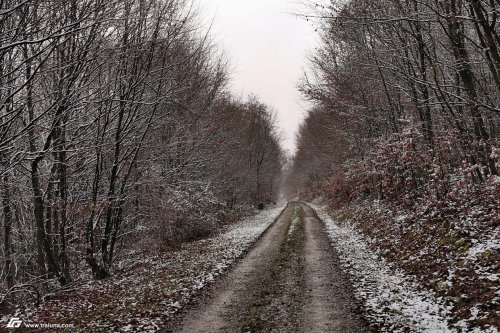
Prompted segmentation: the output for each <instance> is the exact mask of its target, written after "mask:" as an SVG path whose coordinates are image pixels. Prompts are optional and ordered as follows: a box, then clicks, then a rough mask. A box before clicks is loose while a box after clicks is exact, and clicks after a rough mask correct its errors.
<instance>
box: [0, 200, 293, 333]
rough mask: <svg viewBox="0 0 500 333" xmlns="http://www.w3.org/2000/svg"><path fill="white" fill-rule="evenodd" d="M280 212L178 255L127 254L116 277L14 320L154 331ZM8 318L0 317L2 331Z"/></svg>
mask: <svg viewBox="0 0 500 333" xmlns="http://www.w3.org/2000/svg"><path fill="white" fill-rule="evenodd" d="M283 208H284V205H278V206H276V207H275V208H274V207H273V208H272V209H268V210H265V211H263V212H261V213H260V214H258V215H256V216H253V217H248V218H245V219H243V220H241V221H239V222H237V223H235V224H233V225H231V226H229V227H227V228H226V229H225V231H224V232H222V233H221V234H220V235H218V236H215V237H213V238H209V239H204V240H200V241H197V242H192V243H187V244H183V245H182V247H181V249H180V250H177V251H172V252H167V253H164V254H156V255H151V254H145V253H140V252H131V253H129V254H128V255H127V256H125V258H124V259H122V260H121V261H120V262H119V263H118V265H117V267H116V272H117V273H115V277H113V278H110V279H106V280H104V281H92V280H89V281H86V282H85V283H84V284H82V285H80V286H78V287H75V288H74V289H73V290H72V291H70V292H67V293H60V294H56V295H55V296H54V297H52V298H51V299H50V300H47V301H46V302H45V303H44V304H43V305H41V306H40V307H38V308H31V309H27V310H18V311H16V313H15V316H16V317H19V318H21V319H22V320H23V321H24V322H27V323H64V324H73V325H75V327H74V329H72V331H74V332H89V331H91V332H157V331H158V330H159V329H160V328H161V327H162V326H163V324H164V323H165V322H166V321H168V320H170V319H172V318H173V315H174V314H175V313H177V312H178V311H179V310H180V309H182V308H183V307H184V306H185V305H186V304H187V303H188V302H189V301H190V300H191V299H192V298H193V296H194V295H195V294H196V293H197V292H198V291H199V290H200V289H202V288H204V287H205V286H206V285H207V284H209V283H211V282H212V281H214V279H215V277H217V276H218V275H220V274H221V273H223V272H224V271H225V270H226V269H227V268H228V267H229V266H230V265H231V264H232V263H233V262H234V261H235V260H236V259H237V258H240V257H241V256H242V255H243V254H244V252H245V251H246V250H248V248H249V247H250V246H251V245H252V244H253V243H254V242H255V241H256V239H257V238H258V237H259V235H261V234H262V233H263V232H264V231H265V230H266V229H267V228H268V227H269V226H270V225H271V224H272V223H273V222H274V220H275V219H276V218H277V217H278V215H279V214H280V212H281V211H282V210H283ZM9 318H10V316H4V317H2V318H0V327H3V326H4V324H5V323H6V322H7V321H8V320H9ZM41 332H43V331H41Z"/></svg>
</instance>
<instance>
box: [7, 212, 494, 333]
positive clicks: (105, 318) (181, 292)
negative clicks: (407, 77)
mask: <svg viewBox="0 0 500 333" xmlns="http://www.w3.org/2000/svg"><path fill="white" fill-rule="evenodd" d="M372 243H373V242H372V241H371V240H370V239H369V238H367V237H366V236H365V235H363V234H362V233H361V232H360V230H358V229H357V228H356V226H355V225H353V224H350V223H349V221H347V220H341V219H338V218H337V217H336V218H335V219H332V217H331V215H329V213H327V211H326V210H325V208H324V207H320V206H316V205H313V204H311V205H308V204H304V203H299V202H291V203H289V204H288V205H287V206H286V207H285V206H283V205H282V206H277V207H273V208H272V209H268V210H266V211H264V212H262V213H260V214H258V215H256V216H254V217H249V218H245V219H243V220H241V221H240V222H237V223H235V224H234V225H231V226H228V227H227V229H226V230H225V231H224V232H222V233H220V234H219V235H217V236H215V237H211V238H208V239H204V240H200V241H196V242H192V243H188V244H184V245H183V246H182V247H181V248H180V249H177V250H175V251H171V252H168V253H164V254H157V255H153V254H151V253H149V254H145V253H141V254H138V253H130V254H129V255H128V257H127V256H126V257H124V258H123V259H122V260H121V262H120V265H119V267H118V270H117V274H116V275H115V277H113V278H110V279H107V280H104V281H88V282H86V283H85V284H83V285H79V286H74V287H73V288H72V289H69V290H63V291H60V292H58V293H55V294H53V295H48V296H46V298H45V299H44V303H43V304H42V305H41V306H39V307H31V308H24V309H17V310H16V312H14V313H10V314H9V315H4V316H3V317H0V331H1V330H2V329H4V327H5V323H7V322H8V321H9V318H12V317H13V316H14V317H18V318H20V319H21V320H23V322H24V323H59V324H71V325H73V327H72V328H71V329H70V331H71V332H164V333H169V332H190V333H191V332H193V333H196V332H207V331H209V332H235V333H236V332H278V333H279V332H292V333H293V332H308V333H309V332H313V333H314V332H333V333H334V332H342V333H344V332H345V333H349V332H353V333H354V332H356V333H358V332H359V333H363V332H418V333H420V332H423V333H424V332H425V333H435V332H443V333H451V332H474V333H477V332H489V333H494V332H498V331H497V329H496V328H495V327H493V326H491V327H490V328H489V329H480V328H478V327H475V328H474V329H469V328H468V327H467V325H465V324H464V323H463V325H462V326H460V325H457V324H456V321H454V318H453V313H452V312H453V308H452V307H451V306H450V304H449V302H446V300H445V299H444V298H443V297H441V296H440V295H439V294H438V293H436V292H435V291H433V290H431V289H429V288H426V287H425V286H424V287H423V286H422V284H421V283H419V282H418V281H416V280H415V278H413V277H412V276H411V275H408V274H407V273H405V272H404V271H402V270H401V269H399V268H397V267H396V266H395V265H393V264H392V263H391V262H389V261H387V260H386V259H384V258H383V257H382V255H381V254H380V253H379V252H377V251H374V250H373V249H372V248H371V245H373V244H372ZM17 331H26V332H30V331H34V330H33V329H31V330H30V329H28V328H25V327H21V329H20V330H16V332H17ZM58 331H64V330H62V329H58V330H53V329H52V330H51V329H45V330H44V329H40V328H38V329H36V332H58ZM9 332H10V331H9Z"/></svg>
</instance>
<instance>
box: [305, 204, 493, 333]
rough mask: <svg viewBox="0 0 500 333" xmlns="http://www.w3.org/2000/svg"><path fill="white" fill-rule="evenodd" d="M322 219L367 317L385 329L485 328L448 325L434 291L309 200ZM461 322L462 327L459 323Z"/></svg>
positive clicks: (489, 332) (444, 307)
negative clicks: (383, 256)
mask: <svg viewBox="0 0 500 333" xmlns="http://www.w3.org/2000/svg"><path fill="white" fill-rule="evenodd" d="M311 206H312V207H313V208H314V209H315V210H316V212H317V214H318V216H319V217H320V219H321V220H323V221H324V223H325V228H326V231H327V233H328V236H329V237H330V240H331V242H332V245H333V246H334V248H335V249H336V250H337V252H338V254H339V256H340V259H341V262H342V266H343V267H344V268H345V269H346V271H347V272H348V273H349V274H350V275H351V276H352V284H353V287H354V293H355V296H356V297H357V298H358V299H359V300H360V301H362V302H363V304H364V307H365V311H366V316H367V319H368V320H369V321H370V322H372V323H374V324H375V325H376V326H377V328H379V329H380V330H381V331H388V332H408V331H410V332H428V333H430V332H475V333H479V332H487V333H497V332H498V330H497V329H495V328H490V329H486V330H480V329H478V328H476V329H475V330H473V331H470V330H467V329H466V328H465V325H464V323H459V324H457V325H455V327H452V328H450V327H449V314H450V311H451V308H450V307H449V306H447V305H445V303H444V300H443V298H441V297H437V296H436V295H435V293H434V292H432V291H429V290H423V288H421V287H420V286H419V285H418V284H417V283H416V282H415V281H413V280H412V279H411V277H409V276H408V275H406V274H405V273H404V272H403V271H402V270H399V269H394V268H392V267H391V265H390V264H389V263H388V262H387V261H386V260H384V259H383V258H381V257H380V256H378V255H377V254H375V253H374V252H373V251H372V250H371V249H370V248H369V246H368V242H367V240H366V238H365V237H364V236H362V235H361V233H359V232H358V231H357V230H356V229H355V228H354V227H353V225H351V224H349V223H348V222H343V223H342V225H340V224H338V223H336V222H335V221H333V220H332V219H331V217H330V216H329V215H328V214H327V213H326V211H325V210H324V209H323V208H322V207H318V206H316V205H313V204H311ZM461 326H462V327H461Z"/></svg>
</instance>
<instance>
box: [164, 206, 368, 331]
mask: <svg viewBox="0 0 500 333" xmlns="http://www.w3.org/2000/svg"><path fill="white" fill-rule="evenodd" d="M356 309H357V306H356V304H355V301H354V297H353V295H352V292H351V291H350V286H349V283H348V280H347V277H346V276H345V275H344V274H343V273H342V271H341V268H340V263H339V260H338V258H337V257H336V255H335V252H334V251H333V249H332V247H331V246H330V243H329V240H328V238H327V236H326V234H325V232H324V230H323V223H322V222H321V221H320V220H319V219H318V217H317V215H316V213H315V212H314V210H313V209H312V208H311V207H309V206H308V205H306V204H303V203H296V202H292V203H289V204H288V206H287V208H286V209H285V210H284V211H283V212H282V214H281V215H280V217H278V219H277V220H276V222H275V223H274V224H273V226H272V227H271V228H270V229H269V230H268V231H267V232H266V233H265V234H264V235H263V237H262V238H261V239H260V240H259V242H258V243H257V244H255V246H254V247H253V248H252V250H251V251H250V252H249V253H248V255H247V256H246V257H245V258H244V259H242V260H241V262H239V263H238V265H236V266H235V268H234V269H233V270H232V271H231V272H230V273H228V274H227V275H226V276H225V277H224V278H223V279H221V280H220V281H219V283H218V284H217V285H216V286H215V287H214V288H213V290H211V294H210V296H209V297H206V299H204V300H202V301H201V302H200V303H199V304H198V305H196V306H194V307H193V308H192V309H190V310H188V312H187V313H186V314H185V316H184V320H183V321H182V322H181V323H180V324H178V325H176V327H171V328H170V329H168V331H174V332H189V333H196V332H235V333H236V332H308V333H311V332H313V333H315V332H339V333H340V332H342V333H348V332H353V333H354V332H356V333H358V332H367V331H368V328H367V326H366V324H365V322H364V321H363V320H362V319H361V318H360V316H359V315H358V314H357V310H356Z"/></svg>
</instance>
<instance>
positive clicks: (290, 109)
mask: <svg viewBox="0 0 500 333" xmlns="http://www.w3.org/2000/svg"><path fill="white" fill-rule="evenodd" d="M199 2H200V4H199V6H200V12H201V14H202V15H203V18H204V20H205V21H206V22H211V20H212V19H213V20H214V25H213V27H212V36H213V37H214V39H215V40H216V42H218V44H219V45H221V46H222V47H223V49H224V51H225V52H226V54H227V55H228V56H229V58H230V62H231V68H232V82H231V87H232V91H233V93H235V94H236V95H237V96H240V97H246V96H247V95H248V94H250V93H253V94H255V95H257V96H258V97H259V98H260V99H261V101H262V102H264V103H265V104H268V105H269V106H272V107H273V108H274V109H275V110H276V112H277V114H278V118H279V125H280V127H281V128H282V130H283V132H284V135H285V141H284V146H285V148H287V149H289V150H291V151H293V149H294V147H295V143H294V139H295V133H296V130H297V128H298V125H299V123H300V120H301V119H302V117H303V114H304V109H305V107H304V105H305V103H304V102H302V101H301V96H300V94H299V92H298V91H297V83H298V81H299V79H300V77H301V74H302V72H303V70H304V69H305V68H306V66H307V61H306V57H307V54H309V53H310V52H311V51H312V50H313V48H314V46H315V45H316V34H315V32H314V28H313V27H312V26H311V25H310V24H309V23H308V22H305V21H304V20H303V19H300V18H297V17H294V16H293V15H291V13H293V12H296V11H297V10H298V9H299V8H298V7H297V4H296V3H295V4H294V2H293V0H199Z"/></svg>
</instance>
